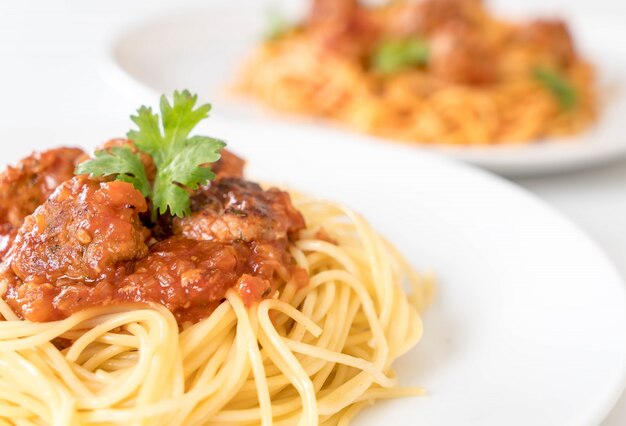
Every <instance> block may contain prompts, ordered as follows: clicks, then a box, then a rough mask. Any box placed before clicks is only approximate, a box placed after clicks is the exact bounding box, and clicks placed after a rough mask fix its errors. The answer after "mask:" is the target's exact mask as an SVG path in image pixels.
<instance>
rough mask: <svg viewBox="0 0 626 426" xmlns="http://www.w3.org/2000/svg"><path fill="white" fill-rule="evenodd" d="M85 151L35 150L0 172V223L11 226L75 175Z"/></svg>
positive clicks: (63, 149)
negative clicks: (38, 151)
mask: <svg viewBox="0 0 626 426" xmlns="http://www.w3.org/2000/svg"><path fill="white" fill-rule="evenodd" d="M83 155H85V153H84V152H83V151H82V150H80V149H78V148H59V149H51V150H49V151H44V152H41V153H34V154H32V155H30V156H28V157H26V158H24V159H23V160H21V161H20V162H19V163H18V164H17V165H16V166H15V167H8V168H7V169H6V170H5V171H4V172H2V173H1V174H0V223H8V224H10V225H11V226H13V227H16V228H17V227H19V226H20V225H22V222H23V221H24V218H25V217H26V216H28V215H29V214H31V213H32V212H33V211H35V209H36V208H37V207H38V206H39V205H40V204H41V203H43V202H44V201H46V199H47V198H48V197H49V196H50V194H52V192H53V191H54V190H55V189H56V187H57V186H59V185H60V184H61V183H63V182H65V181H66V180H68V179H70V178H72V176H74V168H75V166H76V163H77V161H78V160H79V159H80V157H82V156H83Z"/></svg>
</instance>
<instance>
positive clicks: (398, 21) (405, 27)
mask: <svg viewBox="0 0 626 426" xmlns="http://www.w3.org/2000/svg"><path fill="white" fill-rule="evenodd" d="M481 10H482V4H481V1H480V0H424V1H408V2H405V3H401V5H399V6H398V7H396V8H393V9H392V13H391V14H390V16H389V18H388V22H387V31H388V32H389V33H390V34H392V35H394V36H398V37H408V36H413V35H422V36H430V35H431V34H433V33H434V32H435V31H437V30H439V29H441V28H442V27H445V26H446V25H448V24H449V23H451V22H459V23H464V24H469V23H471V22H472V21H473V20H474V15H475V14H476V12H480V11H481Z"/></svg>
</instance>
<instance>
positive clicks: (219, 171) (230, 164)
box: [211, 149, 246, 179]
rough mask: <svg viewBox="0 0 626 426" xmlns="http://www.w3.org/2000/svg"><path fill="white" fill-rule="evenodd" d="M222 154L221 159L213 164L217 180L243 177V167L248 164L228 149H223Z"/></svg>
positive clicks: (212, 167)
mask: <svg viewBox="0 0 626 426" xmlns="http://www.w3.org/2000/svg"><path fill="white" fill-rule="evenodd" d="M220 154H221V157H220V159H219V160H218V161H217V162H215V163H213V164H211V169H212V170H213V173H215V174H216V176H217V177H216V179H221V178H224V177H236V178H241V177H243V167H244V166H245V165H246V162H245V161H244V160H243V159H242V158H239V157H237V156H236V155H235V154H233V153H232V152H230V151H229V150H227V149H222V151H221V153H220Z"/></svg>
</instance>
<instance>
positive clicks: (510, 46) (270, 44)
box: [241, 0, 598, 145]
mask: <svg viewBox="0 0 626 426" xmlns="http://www.w3.org/2000/svg"><path fill="white" fill-rule="evenodd" d="M593 74H594V72H593V68H592V66H591V65H590V64H589V63H588V62H587V61H586V60H585V59H583V58H582V57H581V56H580V55H579V54H578V53H577V52H576V49H575V46H574V43H573V41H572V39H571V37H570V35H569V32H568V30H567V28H566V26H565V24H563V23H562V22H561V21H548V20H540V21H534V22H531V23H528V24H516V23H510V22H505V21H503V20H500V19H496V18H494V17H493V16H492V15H491V14H490V13H489V12H488V11H487V10H486V9H485V7H484V6H483V4H482V2H481V1H480V0H422V1H416V2H411V1H405V0H401V1H393V2H389V3H388V4H387V5H383V6H378V7H365V6H361V5H359V4H358V2H357V1H356V0H340V1H337V0H314V1H313V7H312V10H311V14H310V16H309V18H308V19H307V20H306V21H305V22H304V23H302V24H301V25H299V26H296V27H294V28H291V29H289V30H287V31H284V32H283V33H282V34H279V35H277V36H275V37H273V38H271V39H269V40H267V41H266V42H265V43H264V44H263V45H262V46H261V47H260V48H259V49H258V50H257V51H256V52H255V54H254V55H253V57H252V58H251V60H250V61H249V63H248V64H247V66H246V67H245V70H244V73H243V76H242V78H241V89H242V90H243V91H244V92H245V93H248V94H250V95H252V96H254V97H256V98H258V99H260V100H262V101H263V102H265V103H267V104H269V105H270V106H272V107H274V108H277V109H280V110H284V111H290V112H296V113H300V114H305V115H310V116H318V117H323V118H327V119H330V120H333V121H336V122H340V123H343V124H345V125H347V126H349V127H351V128H353V129H356V130H358V131H362V132H366V133H371V134H375V135H380V136H383V137H387V138H391V139H397V140H401V141H407V142H421V143H447V144H456V145H484V144H495V143H504V142H518V143H520V142H528V141H533V140H537V139H541V138H546V137H548V138H549V137H557V136H565V135H573V134H576V133H579V132H582V131H583V130H584V129H585V128H587V127H588V126H589V125H590V124H591V123H592V122H593V121H594V119H595V117H596V115H597V109H598V107H597V102H598V101H597V94H596V88H595V85H594V75H593Z"/></svg>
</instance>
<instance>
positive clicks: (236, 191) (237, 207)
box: [173, 178, 304, 242]
mask: <svg viewBox="0 0 626 426" xmlns="http://www.w3.org/2000/svg"><path fill="white" fill-rule="evenodd" d="M191 210H192V213H191V216H189V217H186V218H182V219H181V218H176V219H174V222H173V232H174V234H177V235H182V236H184V237H186V238H191V239H196V240H209V241H220V242H231V241H252V240H256V241H273V240H280V239H286V238H287V237H288V235H290V234H295V233H296V232H297V231H299V230H300V229H302V228H303V227H304V218H303V217H302V214H300V212H299V211H298V210H296V209H295V207H294V206H293V205H292V204H291V199H290V197H289V194H287V193H286V192H284V191H280V190H278V189H275V188H272V189H269V190H267V191H265V190H263V189H262V188H261V187H260V186H259V185H257V184H256V183H253V182H248V181H246V180H243V179H238V178H224V179H220V180H218V181H215V182H213V183H212V184H211V185H210V186H209V187H207V188H202V189H201V190H199V191H198V192H197V193H196V194H195V195H194V196H193V197H192V199H191Z"/></svg>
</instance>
